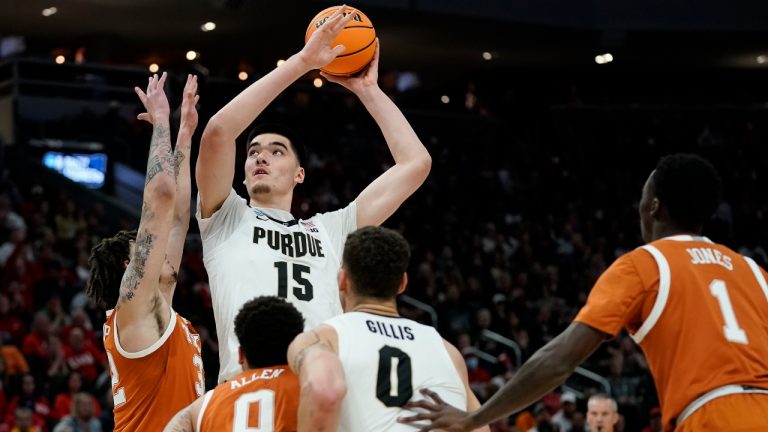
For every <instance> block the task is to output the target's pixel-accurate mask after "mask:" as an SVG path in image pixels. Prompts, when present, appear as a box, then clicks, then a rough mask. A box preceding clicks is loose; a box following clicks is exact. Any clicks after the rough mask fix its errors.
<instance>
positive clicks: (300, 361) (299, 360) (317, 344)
mask: <svg viewBox="0 0 768 432" xmlns="http://www.w3.org/2000/svg"><path fill="white" fill-rule="evenodd" d="M312 334H313V335H314V336H315V340H314V341H313V342H312V343H311V344H309V345H307V346H305V347H304V348H302V349H301V350H300V351H299V353H298V354H296V358H295V359H293V370H294V371H295V372H296V373H297V374H299V373H301V368H302V366H304V358H306V357H307V354H309V352H310V351H312V350H313V349H315V348H321V347H325V348H328V345H327V344H326V343H325V342H323V341H322V340H321V339H320V335H319V334H317V332H316V331H314V330H312Z"/></svg>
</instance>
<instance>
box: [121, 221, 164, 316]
mask: <svg viewBox="0 0 768 432" xmlns="http://www.w3.org/2000/svg"><path fill="white" fill-rule="evenodd" d="M145 208H147V206H145ZM154 240H155V236H154V234H152V233H150V232H149V231H147V230H146V229H145V230H143V231H141V232H139V235H138V236H137V237H136V250H135V251H134V253H133V258H132V259H131V264H130V265H129V266H128V270H127V272H126V274H125V276H124V277H123V283H122V284H121V286H120V302H123V301H131V300H132V299H133V297H134V295H135V293H136V290H137V289H138V288H139V283H141V281H142V279H144V270H145V268H146V265H147V258H148V257H149V254H150V252H152V248H153V247H154Z"/></svg>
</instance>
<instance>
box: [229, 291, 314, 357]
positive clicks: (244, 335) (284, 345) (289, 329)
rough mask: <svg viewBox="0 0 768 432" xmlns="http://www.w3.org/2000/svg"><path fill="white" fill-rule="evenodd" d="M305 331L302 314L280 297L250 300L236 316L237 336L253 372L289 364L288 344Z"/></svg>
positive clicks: (263, 297)
mask: <svg viewBox="0 0 768 432" xmlns="http://www.w3.org/2000/svg"><path fill="white" fill-rule="evenodd" d="M302 331H304V317H303V316H302V315H301V312H299V311H298V309H296V307H295V306H294V305H292V304H290V303H288V302H287V301H285V300H283V299H281V298H279V297H274V296H261V297H256V298H254V299H252V300H249V301H247V302H246V303H245V304H244V305H243V307H242V308H240V312H238V313H237V316H236V317H235V335H237V340H238V341H239V342H240V347H242V350H243V354H244V355H245V359H246V360H247V361H248V366H249V367H250V368H251V369H258V368H262V367H267V366H277V365H284V364H288V357H287V353H288V345H290V343H291V342H292V341H293V339H294V338H295V337H296V336H297V335H298V334H299V333H301V332H302Z"/></svg>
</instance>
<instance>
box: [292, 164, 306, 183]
mask: <svg viewBox="0 0 768 432" xmlns="http://www.w3.org/2000/svg"><path fill="white" fill-rule="evenodd" d="M293 181H295V182H296V183H297V184H300V183H304V168H302V167H298V168H296V176H295V177H294V178H293Z"/></svg>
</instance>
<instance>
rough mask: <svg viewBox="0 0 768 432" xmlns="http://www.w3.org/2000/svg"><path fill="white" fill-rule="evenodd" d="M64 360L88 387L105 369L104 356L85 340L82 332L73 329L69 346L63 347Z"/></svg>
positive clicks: (76, 328) (105, 359)
mask: <svg viewBox="0 0 768 432" xmlns="http://www.w3.org/2000/svg"><path fill="white" fill-rule="evenodd" d="M64 358H65V359H66V361H67V366H68V367H69V370H71V371H77V372H80V373H81V374H82V376H83V380H84V381H85V384H86V386H87V387H90V386H91V385H92V384H93V383H94V382H95V381H96V377H97V376H98V375H99V372H100V371H101V370H106V369H107V358H106V356H105V355H104V354H103V353H102V352H101V351H100V350H99V349H98V348H96V347H95V346H94V345H93V344H91V343H90V342H88V341H86V340H85V334H84V333H83V330H82V329H80V328H78V327H75V328H73V329H72V330H71V331H70V332H69V344H66V345H64Z"/></svg>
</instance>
